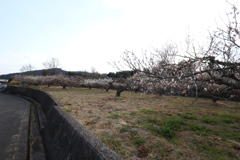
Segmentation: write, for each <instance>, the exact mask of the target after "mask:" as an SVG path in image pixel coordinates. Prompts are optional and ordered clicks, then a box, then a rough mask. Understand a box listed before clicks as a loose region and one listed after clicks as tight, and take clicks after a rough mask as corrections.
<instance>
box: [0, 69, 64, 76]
mask: <svg viewBox="0 0 240 160" xmlns="http://www.w3.org/2000/svg"><path fill="white" fill-rule="evenodd" d="M54 70H55V72H56V73H57V74H65V73H66V72H67V71H64V70H62V69H60V68H55V69H54ZM47 72H50V70H45V69H42V70H34V71H27V72H21V73H19V72H18V73H9V74H3V75H0V79H9V78H12V77H14V76H18V75H34V76H42V75H44V74H47Z"/></svg>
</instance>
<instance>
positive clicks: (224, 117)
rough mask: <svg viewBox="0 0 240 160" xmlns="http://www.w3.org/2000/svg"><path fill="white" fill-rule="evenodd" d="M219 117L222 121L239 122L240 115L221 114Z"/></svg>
mask: <svg viewBox="0 0 240 160" xmlns="http://www.w3.org/2000/svg"><path fill="white" fill-rule="evenodd" d="M220 117H221V119H222V120H223V122H224V123H240V115H233V114H222V115H221V116H220Z"/></svg>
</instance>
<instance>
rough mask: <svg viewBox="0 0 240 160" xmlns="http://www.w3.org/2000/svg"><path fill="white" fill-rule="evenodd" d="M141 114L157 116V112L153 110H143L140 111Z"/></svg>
mask: <svg viewBox="0 0 240 160" xmlns="http://www.w3.org/2000/svg"><path fill="white" fill-rule="evenodd" d="M140 112H141V113H145V114H157V113H158V111H155V110H149V109H143V110H141V111H140Z"/></svg>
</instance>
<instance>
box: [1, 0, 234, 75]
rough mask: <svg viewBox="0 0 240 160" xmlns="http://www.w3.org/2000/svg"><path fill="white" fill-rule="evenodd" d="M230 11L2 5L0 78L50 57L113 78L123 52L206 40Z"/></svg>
mask: <svg viewBox="0 0 240 160" xmlns="http://www.w3.org/2000/svg"><path fill="white" fill-rule="evenodd" d="M229 2H232V3H234V4H237V6H238V1H237V0H229ZM228 11H230V5H228V3H227V2H226V0H181V1H179V0H168V1H166V0H41V1H40V0H35V1H33V0H21V1H19V0H8V1H6V0H0V75H2V74H8V73H15V72H20V69H21V68H22V66H23V65H28V64H31V65H33V66H34V68H35V69H43V65H42V64H43V62H45V61H47V60H49V59H51V58H52V57H54V58H57V59H58V60H59V62H60V67H61V68H62V69H63V70H67V71H91V68H95V69H96V71H97V72H99V73H108V72H116V71H117V69H115V68H113V66H111V65H109V63H108V62H112V61H118V60H121V59H120V56H121V54H122V53H123V52H124V51H126V50H130V51H134V52H135V53H136V54H137V55H138V54H139V55H141V51H142V50H147V51H149V52H150V51H151V50H152V49H153V48H161V46H162V45H163V44H164V43H166V42H169V41H173V42H177V43H178V42H181V41H184V38H186V35H187V34H188V33H189V34H190V35H191V36H192V37H194V39H196V40H200V41H201V39H202V40H204V38H205V37H206V36H207V34H208V31H212V30H214V29H216V22H217V23H218V22H221V18H222V17H224V16H225V15H226V12H228Z"/></svg>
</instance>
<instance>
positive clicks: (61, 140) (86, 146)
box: [4, 86, 121, 160]
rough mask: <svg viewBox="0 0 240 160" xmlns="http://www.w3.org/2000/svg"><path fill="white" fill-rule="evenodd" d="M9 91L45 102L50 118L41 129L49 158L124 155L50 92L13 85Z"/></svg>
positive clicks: (95, 159)
mask: <svg viewBox="0 0 240 160" xmlns="http://www.w3.org/2000/svg"><path fill="white" fill-rule="evenodd" d="M4 92H5V93H12V94H20V95H23V96H26V97H29V98H32V99H34V100H36V101H37V102H39V103H40V104H41V107H42V110H43V112H44V114H45V116H46V119H47V122H44V124H42V126H43V128H42V127H41V129H40V132H41V136H42V138H43V144H44V147H45V150H46V152H47V158H48V159H50V160H51V159H54V160H55V159H58V160H65V159H66V160H71V159H84V160H120V159H121V158H120V157H119V156H118V155H117V154H116V153H115V152H113V151H112V150H111V149H110V148H109V147H108V146H106V145H105V144H104V143H102V142H101V141H100V140H99V139H97V137H95V136H94V135H93V134H92V133H91V132H89V131H88V130H87V129H86V128H84V127H83V126H82V125H81V124H80V123H78V122H77V121H76V120H75V119H74V118H72V117H71V116H70V115H68V114H67V113H66V112H65V111H64V110H63V109H62V108H61V107H60V106H59V104H60V103H58V102H57V101H56V100H54V99H53V98H52V97H51V96H50V95H49V94H47V93H45V92H43V91H40V90H35V89H31V88H24V87H14V86H9V87H7V88H6V89H5V90H4Z"/></svg>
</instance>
